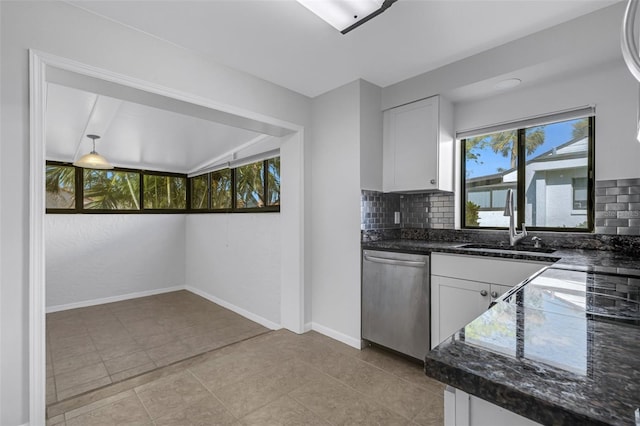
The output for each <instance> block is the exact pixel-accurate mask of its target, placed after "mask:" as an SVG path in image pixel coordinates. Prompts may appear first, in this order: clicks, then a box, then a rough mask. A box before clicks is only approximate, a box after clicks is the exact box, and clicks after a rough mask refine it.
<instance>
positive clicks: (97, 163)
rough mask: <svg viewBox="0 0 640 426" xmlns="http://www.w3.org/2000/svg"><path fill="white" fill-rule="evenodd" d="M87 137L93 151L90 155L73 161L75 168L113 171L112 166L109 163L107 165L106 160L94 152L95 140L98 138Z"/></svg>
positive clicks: (93, 136)
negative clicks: (90, 141)
mask: <svg viewBox="0 0 640 426" xmlns="http://www.w3.org/2000/svg"><path fill="white" fill-rule="evenodd" d="M87 137H88V138H89V139H91V140H92V142H93V150H92V151H91V152H90V153H88V154H85V155H83V156H82V157H80V159H79V160H78V161H75V162H74V163H73V165H74V166H76V167H83V168H85V169H100V170H109V169H113V165H111V163H109V161H108V160H107V159H106V158H104V157H103V156H102V155H100V154H98V153H97V152H96V139H100V136H98V135H87Z"/></svg>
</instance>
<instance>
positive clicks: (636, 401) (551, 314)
mask: <svg viewBox="0 0 640 426" xmlns="http://www.w3.org/2000/svg"><path fill="white" fill-rule="evenodd" d="M639 295H640V279H639V278H637V277H629V276H622V275H608V274H600V273H593V272H583V271H575V270H568V269H561V268H556V267H551V268H548V269H546V270H545V271H543V272H542V273H540V274H539V275H537V276H534V277H533V278H532V279H531V280H530V281H528V282H527V283H526V284H525V285H523V286H519V287H518V288H516V289H514V290H513V291H511V292H509V293H508V294H507V295H506V296H505V297H504V298H503V299H502V300H500V301H499V302H498V303H497V304H495V305H494V306H493V307H492V308H491V309H489V310H487V311H486V312H485V313H483V314H482V315H481V316H480V317H478V318H477V319H475V320H474V321H472V322H471V323H469V324H468V325H467V326H465V327H464V328H463V329H462V330H460V331H458V332H457V333H455V334H454V335H453V336H452V337H450V338H449V339H447V340H445V341H444V342H442V343H441V344H440V345H438V346H437V347H436V348H435V349H434V350H432V351H430V352H429V353H428V354H427V356H426V362H425V371H426V372H427V374H428V375H429V376H431V377H433V378H435V379H437V380H440V381H442V382H445V383H447V384H450V385H451V386H453V387H455V388H458V389H461V390H463V391H465V392H467V393H470V394H472V395H475V396H477V397H479V398H482V399H485V400H487V401H489V402H493V403H495V404H497V405H500V406H502V407H504V408H506V409H508V410H510V411H513V412H515V413H518V414H520V415H523V416H525V417H528V418H530V419H532V420H535V421H537V422H539V423H542V424H554V425H576V424H579V425H591V424H613V425H633V424H635V421H634V412H635V410H636V408H638V407H640V311H639V309H638V304H639V301H640V297H639Z"/></svg>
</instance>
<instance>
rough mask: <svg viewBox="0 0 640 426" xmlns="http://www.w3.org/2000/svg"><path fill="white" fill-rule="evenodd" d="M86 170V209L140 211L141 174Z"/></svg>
mask: <svg viewBox="0 0 640 426" xmlns="http://www.w3.org/2000/svg"><path fill="white" fill-rule="evenodd" d="M83 170H84V200H83V205H84V208H85V209H97V210H139V209H140V173H136V172H120V171H113V170H91V169H83Z"/></svg>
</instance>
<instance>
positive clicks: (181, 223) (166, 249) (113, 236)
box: [45, 214, 185, 310]
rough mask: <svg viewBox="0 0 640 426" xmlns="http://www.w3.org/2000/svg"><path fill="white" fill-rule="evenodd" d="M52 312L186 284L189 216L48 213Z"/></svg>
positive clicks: (49, 305) (48, 299)
mask: <svg viewBox="0 0 640 426" xmlns="http://www.w3.org/2000/svg"><path fill="white" fill-rule="evenodd" d="M45 226H46V230H45V241H46V247H45V250H46V287H47V294H46V306H47V309H48V310H58V309H61V308H71V307H73V306H65V305H82V304H85V305H86V304H89V303H92V302H94V304H95V302H99V301H100V300H96V299H108V298H118V297H122V296H127V295H131V294H135V293H149V292H158V291H161V290H163V289H168V288H171V287H176V286H180V287H182V286H184V272H185V270H184V263H185V262H184V253H185V233H184V229H185V217H184V215H181V214H175V215H163V214H158V215H136V214H99V215H90V214H87V215H82V214H49V215H47V216H46V218H45Z"/></svg>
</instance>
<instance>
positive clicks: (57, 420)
mask: <svg viewBox="0 0 640 426" xmlns="http://www.w3.org/2000/svg"><path fill="white" fill-rule="evenodd" d="M65 425H66V423H65V421H64V414H60V415H59V416H55V417H52V418H50V419H47V426H65Z"/></svg>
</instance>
